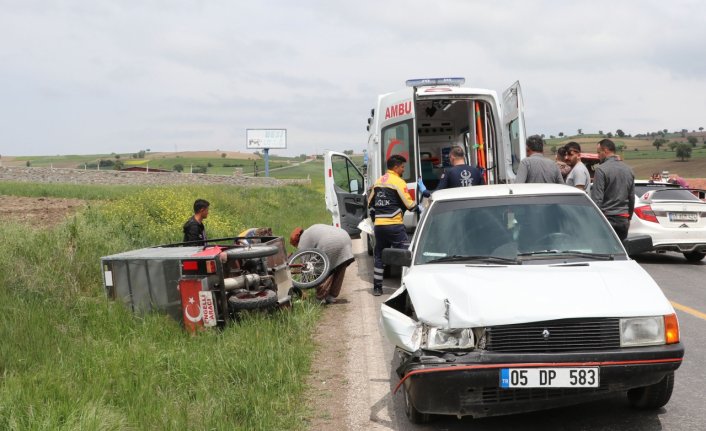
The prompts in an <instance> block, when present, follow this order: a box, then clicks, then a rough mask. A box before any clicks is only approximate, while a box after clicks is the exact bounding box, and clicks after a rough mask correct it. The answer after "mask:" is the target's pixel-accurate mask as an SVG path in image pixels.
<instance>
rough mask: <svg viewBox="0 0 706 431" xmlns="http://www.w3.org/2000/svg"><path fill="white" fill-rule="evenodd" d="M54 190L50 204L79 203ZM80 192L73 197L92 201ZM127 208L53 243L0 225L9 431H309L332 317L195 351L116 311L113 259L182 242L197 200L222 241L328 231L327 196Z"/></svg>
mask: <svg viewBox="0 0 706 431" xmlns="http://www.w3.org/2000/svg"><path fill="white" fill-rule="evenodd" d="M18 187H20V188H21V187H23V186H21V185H20V186H18ZM26 187H27V192H28V193H29V194H30V195H31V194H32V193H33V192H32V190H34V189H32V187H31V185H27V186H26ZM46 187H47V188H46V189H44V193H46V196H53V195H55V194H61V193H65V192H66V191H60V190H59V189H61V188H62V187H63V186H58V185H57V186H54V187H55V188H56V189H52V186H46ZM35 191H36V190H35ZM73 192H75V193H76V195H70V193H69V195H70V196H67V195H66V194H62V197H82V196H80V188H76V189H74V190H73ZM92 193H95V195H100V196H101V198H106V197H110V192H105V191H103V192H100V193H97V192H96V190H92V191H89V195H91V194H92ZM15 194H22V190H21V189H18V188H15ZM117 195H120V196H117ZM117 195H116V196H113V200H110V201H105V200H101V201H94V202H92V203H91V204H90V205H89V206H88V207H87V208H86V209H85V210H83V212H81V213H80V214H78V215H76V216H75V217H72V218H71V219H70V220H67V221H66V222H65V223H64V224H62V225H60V226H58V227H56V228H53V229H37V228H33V227H29V226H23V225H18V224H2V225H0V238H2V239H3V249H2V252H1V253H0V304H2V305H0V307H1V308H2V312H0V334H2V343H0V429H3V430H5V429H7V430H34V429H36V430H40V429H41V430H44V429H61V430H74V429H75V430H84V429H86V430H88V429H90V430H123V429H138V430H141V429H145V430H147V429H149V430H151V429H189V430H206V429H209V430H210V429H229V430H231V429H236V430H256V429H278V430H280V429H281V430H284V429H303V428H305V423H304V415H305V414H306V411H305V408H304V406H303V405H302V403H301V401H300V400H301V393H302V390H303V382H304V379H305V376H306V374H307V373H308V370H309V363H310V359H311V355H312V351H313V346H312V343H311V340H310V334H311V331H312V329H313V328H314V325H315V323H316V321H317V318H318V315H319V311H318V307H316V306H314V305H313V304H310V303H307V302H303V303H298V304H296V305H295V307H294V308H293V309H292V310H291V311H287V312H277V313H274V314H271V315H261V314H253V315H250V316H246V317H245V319H244V320H243V321H242V322H239V323H238V324H236V325H230V326H229V327H228V328H227V329H226V330H224V331H221V332H218V331H211V332H207V333H204V334H201V335H199V336H197V337H190V336H188V335H187V334H186V333H185V332H184V331H183V330H182V329H181V328H180V327H179V324H178V323H177V322H175V321H173V320H171V319H170V318H168V317H166V316H163V315H158V314H153V315H148V316H146V317H144V318H137V317H134V316H133V315H132V314H131V313H130V312H129V311H127V310H126V309H125V308H124V307H123V306H122V305H120V304H115V303H110V302H108V301H106V299H105V297H104V294H103V287H102V282H101V278H100V264H99V258H100V256H103V255H107V254H112V253H116V252H119V251H124V250H129V249H133V248H138V247H143V246H147V245H153V244H157V243H165V242H172V241H178V240H180V237H181V224H182V223H183V222H184V220H185V219H186V217H188V215H189V212H190V206H191V203H192V202H193V200H194V199H195V198H196V197H204V198H206V199H208V200H209V201H211V202H212V211H211V216H210V217H209V218H208V219H207V221H206V228H207V231H208V233H209V235H210V236H211V237H216V236H228V235H233V234H237V232H238V231H239V230H238V229H241V228H244V227H251V226H272V227H273V229H274V231H275V233H276V234H279V235H287V234H288V232H289V231H290V230H291V228H293V227H294V226H295V225H304V226H306V225H309V224H312V223H318V222H323V223H327V222H328V221H329V219H328V216H327V215H326V212H325V209H324V205H323V198H322V196H321V194H320V193H318V192H316V191H314V190H312V189H311V188H306V187H283V188H272V189H238V188H224V187H218V188H216V187H200V188H194V187H190V188H180V187H172V188H158V189H147V188H139V187H136V188H133V189H131V190H127V192H126V191H125V190H122V191H120V192H119V193H117Z"/></svg>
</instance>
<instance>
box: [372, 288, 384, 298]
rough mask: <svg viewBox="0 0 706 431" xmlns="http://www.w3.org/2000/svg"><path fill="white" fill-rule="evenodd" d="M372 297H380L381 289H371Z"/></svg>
mask: <svg viewBox="0 0 706 431" xmlns="http://www.w3.org/2000/svg"><path fill="white" fill-rule="evenodd" d="M373 295H374V296H380V295H382V287H378V286H375V287H373Z"/></svg>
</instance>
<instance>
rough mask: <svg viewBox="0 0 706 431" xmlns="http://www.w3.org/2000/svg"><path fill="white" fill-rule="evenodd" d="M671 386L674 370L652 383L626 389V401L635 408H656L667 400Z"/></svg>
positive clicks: (672, 386) (670, 394)
mask: <svg viewBox="0 0 706 431" xmlns="http://www.w3.org/2000/svg"><path fill="white" fill-rule="evenodd" d="M673 388H674V372H671V373H669V374H667V375H666V376H665V377H664V378H663V379H662V380H661V381H659V382H658V383H655V384H654V385H650V386H645V387H642V388H635V389H630V390H629V391H628V401H630V405H631V406H633V407H634V408H636V409H641V410H654V409H658V408H660V407H663V406H664V405H665V404H667V403H668V402H669V399H670V398H671V397H672V389H673Z"/></svg>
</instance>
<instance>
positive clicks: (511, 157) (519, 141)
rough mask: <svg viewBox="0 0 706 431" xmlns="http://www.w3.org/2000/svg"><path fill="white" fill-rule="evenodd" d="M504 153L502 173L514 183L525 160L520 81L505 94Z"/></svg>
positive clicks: (523, 115) (503, 103) (523, 119)
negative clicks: (522, 161)
mask: <svg viewBox="0 0 706 431" xmlns="http://www.w3.org/2000/svg"><path fill="white" fill-rule="evenodd" d="M502 107H503V109H502V110H503V133H502V136H503V152H504V159H505V162H504V163H502V165H501V167H502V169H503V170H504V171H505V172H501V177H503V178H504V179H505V180H506V181H507V182H514V180H515V176H516V174H517V169H518V168H519V167H520V161H521V160H522V159H524V158H525V141H526V139H527V133H526V132H525V114H524V106H523V102H522V89H521V88H520V81H517V82H515V83H514V84H512V85H511V86H510V88H508V89H507V90H505V91H504V92H503V101H502Z"/></svg>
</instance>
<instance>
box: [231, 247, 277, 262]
mask: <svg viewBox="0 0 706 431" xmlns="http://www.w3.org/2000/svg"><path fill="white" fill-rule="evenodd" d="M277 253H279V248H278V247H277V246H274V245H252V246H249V247H236V248H231V249H228V250H226V256H228V259H255V258H258V257H267V256H273V255H275V254H277Z"/></svg>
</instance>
